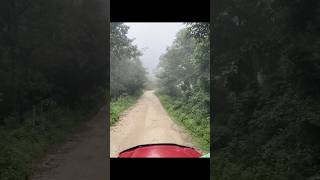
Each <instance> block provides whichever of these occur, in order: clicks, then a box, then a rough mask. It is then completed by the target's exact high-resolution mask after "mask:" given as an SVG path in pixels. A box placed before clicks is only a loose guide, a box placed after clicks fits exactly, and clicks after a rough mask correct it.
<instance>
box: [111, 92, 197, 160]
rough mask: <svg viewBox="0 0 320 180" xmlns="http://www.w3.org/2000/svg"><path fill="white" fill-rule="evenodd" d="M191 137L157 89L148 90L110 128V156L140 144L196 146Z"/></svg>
mask: <svg viewBox="0 0 320 180" xmlns="http://www.w3.org/2000/svg"><path fill="white" fill-rule="evenodd" d="M191 140H192V139H191V137H190V136H189V135H188V134H186V133H185V131H184V130H183V129H182V128H181V127H179V126H178V125H176V124H175V123H174V122H173V121H172V120H171V119H170V117H169V116H168V114H167V112H166V111H165V110H164V108H163V107H162V105H161V103H160V101H159V99H158V97H157V96H156V95H154V93H153V91H145V92H144V94H143V95H142V97H141V98H140V99H139V100H138V102H137V103H136V104H135V105H134V106H133V107H131V108H129V109H128V110H127V111H126V112H125V113H124V114H123V116H122V117H121V118H120V120H119V122H118V123H117V124H116V125H115V126H113V127H111V129H110V156H111V157H116V156H117V155H118V153H119V152H121V151H123V150H125V149H127V148H130V147H133V146H136V145H140V144H148V143H175V144H180V145H186V146H192V147H193V145H192V143H191Z"/></svg>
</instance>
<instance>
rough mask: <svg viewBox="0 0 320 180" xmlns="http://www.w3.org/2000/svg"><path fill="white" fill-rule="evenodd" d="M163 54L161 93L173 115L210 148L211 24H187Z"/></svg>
mask: <svg viewBox="0 0 320 180" xmlns="http://www.w3.org/2000/svg"><path fill="white" fill-rule="evenodd" d="M185 26H186V27H185V28H183V29H182V30H180V31H179V32H178V34H177V35H176V39H175V40H174V42H173V44H172V45H171V46H170V47H168V48H167V50H166V52H165V53H164V54H163V55H162V56H161V57H160V63H159V65H158V72H157V78H158V81H157V87H158V90H157V94H158V96H159V98H160V100H161V102H162V104H163V105H164V107H165V108H166V109H167V111H168V112H169V114H170V115H171V116H173V118H174V119H175V120H176V121H177V122H178V123H179V124H181V125H183V126H184V127H186V129H187V130H188V131H189V132H190V133H191V134H192V135H193V137H195V139H196V141H197V143H198V145H199V146H200V147H201V148H202V149H203V150H205V151H209V149H210V94H209V92H210V68H209V67H210V36H209V34H210V33H209V32H210V28H209V27H210V24H209V23H186V24H185Z"/></svg>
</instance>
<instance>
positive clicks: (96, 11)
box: [0, 0, 108, 180]
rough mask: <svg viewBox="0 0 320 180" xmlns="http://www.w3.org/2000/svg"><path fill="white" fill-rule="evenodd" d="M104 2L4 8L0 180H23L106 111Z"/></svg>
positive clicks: (56, 0)
mask: <svg viewBox="0 0 320 180" xmlns="http://www.w3.org/2000/svg"><path fill="white" fill-rule="evenodd" d="M105 3H106V2H105V1H102V0H93V1H90V2H89V1H81V0H77V1H76V0H75V1H60V0H47V1H42V0H33V1H26V0H4V1H1V5H0V179H1V180H21V179H26V178H27V177H28V176H29V175H30V174H32V168H33V167H32V164H33V162H35V161H36V160H38V159H39V158H41V157H42V156H43V155H44V154H45V153H46V152H47V151H48V150H49V149H51V148H53V147H55V146H56V145H57V144H61V143H62V142H64V141H65V139H66V137H68V136H69V135H70V134H71V133H73V132H74V131H76V130H77V128H78V127H80V125H81V124H82V123H83V122H84V121H86V120H88V119H90V118H91V117H92V115H93V114H95V113H96V112H97V111H98V109H100V108H101V107H102V106H103V105H104V104H105V102H106V94H107V93H106V83H107V80H106V79H107V78H108V72H107V69H108V63H107V59H106V57H107V51H106V47H107V44H106V42H107V35H108V34H107V33H106V22H105V9H104V7H105Z"/></svg>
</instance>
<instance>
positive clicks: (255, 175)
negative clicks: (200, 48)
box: [212, 0, 320, 180]
mask: <svg viewBox="0 0 320 180" xmlns="http://www.w3.org/2000/svg"><path fill="white" fill-rule="evenodd" d="M216 8H217V9H216V10H217V11H215V13H216V16H215V17H214V22H215V27H214V30H213V32H214V33H215V34H214V42H213V43H214V58H213V66H214V68H213V76H214V79H213V82H214V84H213V87H214V88H213V90H214V92H213V103H214V115H215V118H214V123H213V128H214V130H213V139H212V141H213V147H212V149H213V156H212V157H213V161H212V162H213V166H212V167H213V176H214V177H213V178H214V179H219V180H229V179H238V180H242V179H243V180H251V179H259V180H270V179H273V180H286V179H292V180H295V179H296V180H298V179H299V180H300V179H309V180H311V179H319V178H320V171H319V169H320V158H319V157H320V144H319V139H320V99H319V97H320V56H319V48H320V46H319V45H320V37H319V29H320V2H319V1H317V0H310V1H302V0H297V1H286V0H274V1H264V0H258V1H249V0H240V1H236V0H226V1H222V2H221V3H219V4H218V6H217V7H216Z"/></svg>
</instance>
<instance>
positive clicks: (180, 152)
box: [118, 144, 201, 158]
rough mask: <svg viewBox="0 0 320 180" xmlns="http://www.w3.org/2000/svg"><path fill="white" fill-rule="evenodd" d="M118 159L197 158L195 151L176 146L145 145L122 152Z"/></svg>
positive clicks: (198, 155)
mask: <svg viewBox="0 0 320 180" xmlns="http://www.w3.org/2000/svg"><path fill="white" fill-rule="evenodd" d="M118 157H119V158H199V157H201V154H200V153H199V152H197V151H196V150H195V149H193V148H190V147H186V146H181V145H177V144H145V145H139V146H135V147H133V148H130V149H127V150H125V151H122V152H121V153H120V154H119V156H118Z"/></svg>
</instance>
